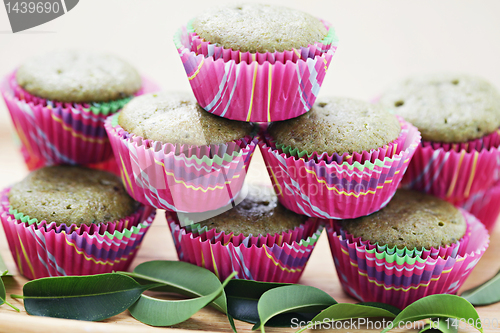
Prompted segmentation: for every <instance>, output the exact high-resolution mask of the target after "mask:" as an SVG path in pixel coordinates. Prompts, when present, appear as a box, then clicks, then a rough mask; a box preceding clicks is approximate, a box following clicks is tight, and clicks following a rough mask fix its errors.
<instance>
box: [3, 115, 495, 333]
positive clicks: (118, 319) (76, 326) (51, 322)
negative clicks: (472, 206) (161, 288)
mask: <svg viewBox="0 0 500 333" xmlns="http://www.w3.org/2000/svg"><path fill="white" fill-rule="evenodd" d="M7 125H10V124H2V125H0V161H1V162H0V187H1V188H3V187H5V186H8V185H9V184H11V183H13V182H16V181H18V180H20V179H22V178H23V177H24V175H26V173H27V170H26V168H25V166H24V164H23V161H22V159H21V156H20V154H19V153H18V151H17V148H16V146H15V144H14V140H13V139H12V133H11V130H10V128H9V127H8V126H7ZM247 179H248V181H249V182H251V183H259V184H263V185H270V181H269V179H268V176H267V171H266V170H265V166H264V162H263V160H262V156H261V154H260V153H259V152H256V154H255V155H254V158H253V160H252V163H251V166H250V170H249V174H248V178H247ZM499 241H500V229H498V228H497V230H496V231H495V232H494V233H493V235H492V237H491V245H490V248H489V249H488V251H487V252H486V254H485V255H484V257H483V259H482V260H481V261H480V262H479V264H478V265H477V267H476V268H475V270H474V271H473V273H472V274H471V276H470V278H469V279H468V281H467V282H466V283H465V285H464V287H463V288H462V290H465V289H469V288H471V287H474V286H475V285H478V284H480V283H482V282H484V281H485V280H487V279H489V278H490V277H492V276H493V275H494V274H495V273H496V272H497V271H498V270H499V268H500V260H498V253H499V251H500V242H499ZM0 253H1V255H2V257H3V259H4V261H5V262H6V264H7V267H8V268H9V271H10V272H12V273H13V274H14V276H13V277H7V278H4V282H5V284H6V289H7V294H22V286H23V284H24V283H26V282H27V281H28V280H27V279H25V278H23V277H22V276H20V275H19V274H18V272H17V269H16V267H15V264H14V261H13V259H12V256H11V254H10V251H9V249H8V245H7V241H6V239H5V235H4V233H3V230H1V228H0ZM157 259H161V260H177V255H176V253H175V249H174V245H173V242H172V238H171V235H170V233H169V230H168V226H167V224H166V221H165V217H164V214H163V212H162V211H158V214H157V217H156V220H155V222H154V224H153V226H152V227H151V229H150V230H149V231H148V233H147V234H146V236H145V238H144V242H143V244H142V248H141V249H140V251H139V254H138V256H137V258H136V259H135V261H134V262H133V264H132V267H135V266H136V265H137V264H139V263H141V262H144V261H148V260H157ZM300 283H301V284H305V285H310V286H314V287H317V288H320V289H322V290H324V291H326V292H327V293H328V294H330V295H331V296H332V297H334V298H335V299H336V300H337V301H338V302H355V300H354V299H352V298H351V297H349V296H347V295H346V294H345V293H344V292H343V291H342V288H341V286H340V284H339V281H338V278H337V274H336V272H335V268H334V265H333V261H332V257H331V254H330V250H329V246H328V241H327V237H326V235H324V234H323V235H322V236H321V238H320V241H319V242H318V245H317V247H316V249H315V250H314V252H313V254H312V256H311V259H310V261H309V263H308V266H307V268H306V270H305V272H304V274H303V276H302V278H301V280H300ZM8 301H9V302H11V303H12V304H15V305H16V306H17V307H19V308H21V309H23V306H22V301H20V300H14V299H11V298H8ZM477 310H478V312H479V314H480V316H481V318H482V319H486V318H488V319H490V320H493V319H496V320H498V321H500V303H499V304H496V305H491V306H487V307H481V308H478V309H477ZM236 326H237V329H238V332H251V328H252V325H250V324H246V323H243V322H240V321H236ZM499 329H500V328H499ZM497 330H498V329H497ZM497 330H494V329H492V330H486V331H492V332H493V331H497ZM68 331H71V332H75V333H76V332H120V333H128V332H150V331H151V332H161V331H165V332H188V331H204V332H231V328H230V326H229V323H228V322H227V319H226V317H225V316H224V315H223V314H221V313H219V312H217V311H216V310H213V309H211V308H205V309H202V310H201V311H200V312H198V313H197V314H196V315H194V316H193V317H192V318H191V319H189V320H187V321H186V322H184V323H181V324H178V325H175V326H174V327H170V328H153V327H150V326H147V325H144V324H142V323H140V322H138V321H136V320H135V319H134V318H132V317H131V316H130V314H129V313H128V312H127V311H126V312H124V313H122V314H120V315H117V316H114V317H112V318H109V319H107V320H105V321H103V322H99V323H89V322H81V321H74V320H64V319H54V318H42V317H34V316H29V315H27V314H26V312H25V311H24V310H21V313H17V312H15V311H14V310H13V309H11V308H10V307H8V306H5V305H3V306H0V332H10V333H12V332H68ZM292 331H295V330H292V329H291V328H268V329H266V332H292ZM319 331H322V330H319ZM325 331H326V330H325ZM330 331H331V330H330ZM336 331H339V332H343V331H344V330H336ZM349 331H351V332H352V330H349ZM363 331H369V330H365V329H363ZM373 331H374V332H377V331H380V330H373ZM394 331H395V332H398V331H409V332H411V331H414V330H394ZM474 331H475V330H474V329H472V328H470V327H465V328H464V329H461V330H460V332H474Z"/></svg>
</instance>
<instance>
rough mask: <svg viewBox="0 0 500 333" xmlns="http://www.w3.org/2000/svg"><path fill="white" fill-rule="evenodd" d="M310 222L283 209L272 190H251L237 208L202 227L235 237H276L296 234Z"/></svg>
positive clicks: (203, 224) (210, 220) (204, 222)
mask: <svg viewBox="0 0 500 333" xmlns="http://www.w3.org/2000/svg"><path fill="white" fill-rule="evenodd" d="M307 219H308V217H307V216H304V215H298V214H296V213H294V212H292V211H290V210H288V209H286V208H285V207H283V206H282V205H281V204H280V203H279V202H278V199H277V198H276V195H275V194H274V192H272V190H268V189H266V188H259V189H257V188H252V189H251V190H250V191H249V193H248V196H247V197H246V198H245V199H243V201H241V202H240V203H239V204H238V205H237V206H236V207H234V208H233V209H230V210H228V211H226V212H224V213H222V214H220V215H218V216H215V217H212V218H210V219H207V220H205V221H203V222H201V223H200V227H205V226H206V227H207V228H208V229H213V228H215V229H216V231H217V232H222V231H224V232H225V233H226V234H229V233H231V232H232V233H234V234H235V235H239V234H243V235H245V236H248V235H250V234H251V235H253V236H257V235H267V234H271V235H274V234H276V233H282V232H285V231H288V230H293V229H294V228H295V227H298V226H299V225H301V224H302V223H304V222H305V221H306V220H307Z"/></svg>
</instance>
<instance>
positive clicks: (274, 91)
mask: <svg viewBox="0 0 500 333" xmlns="http://www.w3.org/2000/svg"><path fill="white" fill-rule="evenodd" d="M325 26H326V27H327V29H328V31H329V35H328V36H330V37H331V38H330V39H331V40H330V41H329V44H323V43H318V44H321V45H316V44H315V45H309V46H308V47H304V48H301V49H300V50H293V51H285V52H268V53H263V54H259V53H254V54H251V53H248V52H247V53H242V52H239V51H237V50H236V51H235V50H227V49H223V48H221V47H218V46H216V45H212V44H210V43H208V42H205V41H203V40H200V39H199V38H194V37H196V36H194V34H193V31H192V30H191V29H190V28H189V25H188V27H183V28H181V29H179V30H178V32H177V33H176V34H175V36H174V43H175V45H176V47H177V51H178V52H179V56H180V57H181V60H182V63H183V65H184V69H185V71H186V74H187V76H188V79H189V83H190V84H191V88H192V90H193V93H194V95H195V97H196V99H197V101H198V103H199V104H200V105H201V107H202V108H203V109H205V110H206V111H208V112H210V113H213V114H215V115H217V116H221V117H224V118H228V119H233V120H240V121H250V122H271V121H278V120H286V119H290V118H294V117H298V116H300V115H301V114H304V113H306V112H307V111H309V110H310V109H311V106H312V105H313V104H314V101H315V100H316V97H317V95H318V93H319V90H320V87H321V84H322V83H323V79H324V78H325V75H326V72H327V69H328V66H329V65H330V62H331V60H332V57H333V55H334V53H335V51H336V49H337V39H336V36H335V32H334V30H333V28H330V27H329V26H328V25H325Z"/></svg>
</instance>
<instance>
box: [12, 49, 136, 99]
mask: <svg viewBox="0 0 500 333" xmlns="http://www.w3.org/2000/svg"><path fill="white" fill-rule="evenodd" d="M16 80H17V83H18V84H19V85H20V86H21V87H22V88H23V89H24V90H26V91H28V92H29V93H30V94H32V95H35V96H38V97H41V98H44V99H48V100H54V101H60V102H70V103H91V102H107V101H111V100H117V99H121V98H124V97H128V96H131V95H133V94H134V93H135V92H137V91H138V90H139V89H140V88H141V85H142V81H141V77H140V76H139V73H138V72H137V71H136V70H135V68H134V67H132V66H130V65H129V64H128V63H126V62H125V61H123V60H122V59H120V58H118V57H116V56H113V55H109V54H100V53H93V52H89V51H76V50H64V51H54V52H51V53H47V54H44V55H40V56H37V57H34V58H31V59H29V60H28V61H26V62H25V63H24V64H22V65H21V66H20V67H19V69H18V70H17V73H16Z"/></svg>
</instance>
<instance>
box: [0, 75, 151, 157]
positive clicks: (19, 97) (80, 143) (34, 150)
mask: <svg viewBox="0 0 500 333" xmlns="http://www.w3.org/2000/svg"><path fill="white" fill-rule="evenodd" d="M157 88H158V87H157V85H156V84H154V83H153V82H151V81H150V80H147V79H143V87H142V88H141V90H139V91H138V92H137V93H136V95H140V94H143V93H146V92H152V91H155V90H157ZM0 91H1V92H2V95H3V98H4V100H5V103H6V105H7V108H8V110H9V112H10V115H11V118H12V121H13V123H14V127H15V128H16V132H17V134H18V136H19V138H20V140H21V143H22V145H23V146H24V147H25V148H26V151H27V152H28V154H29V155H30V156H35V157H36V158H38V159H41V160H42V161H44V163H45V164H47V165H55V164H91V163H99V162H102V161H106V160H109V159H110V158H111V157H112V149H111V146H110V144H109V140H108V138H107V135H106V131H105V130H104V121H105V119H106V117H107V116H108V115H109V114H112V113H114V112H116V111H118V110H119V108H120V107H121V106H122V104H124V103H125V102H126V101H127V100H123V103H121V102H120V101H115V102H109V103H101V104H103V105H100V104H96V103H94V104H92V105H89V104H78V103H73V104H72V103H60V102H53V101H49V100H45V99H41V98H38V97H35V96H32V95H31V94H29V93H28V92H26V91H24V90H23V89H22V88H21V87H19V86H18V85H17V82H16V80H15V72H13V73H11V74H9V75H8V76H7V77H6V78H5V79H4V80H3V82H1V84H0ZM120 103H121V104H120Z"/></svg>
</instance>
